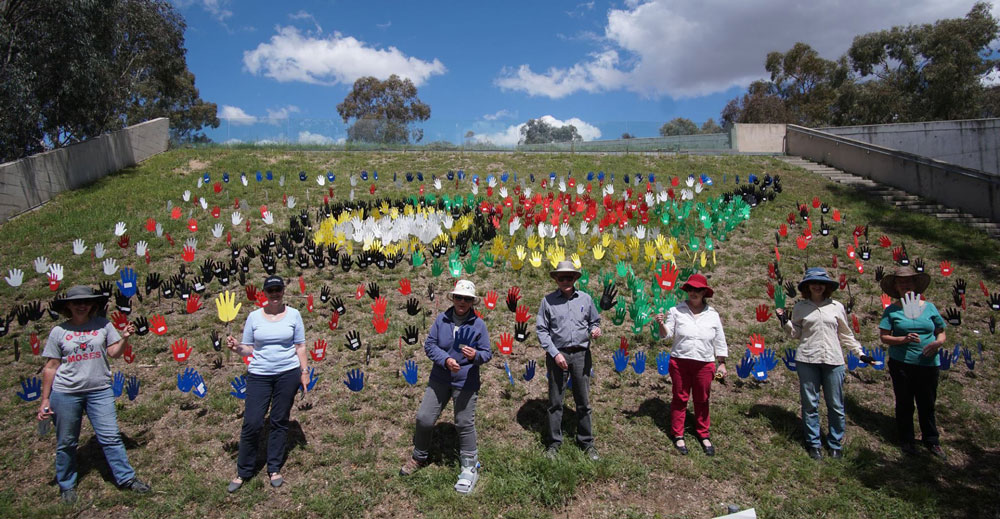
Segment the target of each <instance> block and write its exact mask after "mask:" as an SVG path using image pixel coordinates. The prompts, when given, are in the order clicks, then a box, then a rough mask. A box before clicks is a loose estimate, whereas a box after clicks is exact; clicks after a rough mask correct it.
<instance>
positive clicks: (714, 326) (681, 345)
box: [661, 302, 729, 362]
mask: <svg viewBox="0 0 1000 519" xmlns="http://www.w3.org/2000/svg"><path fill="white" fill-rule="evenodd" d="M663 327H664V328H665V329H666V333H665V334H664V337H663V338H664V339H673V340H674V347H673V348H672V349H671V350H670V356H671V357H676V358H679V359H692V360H698V361H701V362H715V358H716V357H728V356H729V345H728V344H727V343H726V334H725V332H724V331H723V330H722V319H721V318H720V317H719V312H716V311H715V308H712V307H711V306H708V305H705V308H704V309H702V311H701V312H698V313H697V314H696V313H694V312H692V311H691V309H690V308H688V305H687V302H682V303H681V304H679V305H677V306H675V307H673V308H671V309H670V311H669V312H667V318H666V320H665V321H664V322H663ZM661 331H662V330H661Z"/></svg>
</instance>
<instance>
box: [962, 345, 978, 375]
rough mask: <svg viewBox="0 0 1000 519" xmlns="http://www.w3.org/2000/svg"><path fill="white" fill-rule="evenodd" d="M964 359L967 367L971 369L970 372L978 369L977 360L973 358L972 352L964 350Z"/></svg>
mask: <svg viewBox="0 0 1000 519" xmlns="http://www.w3.org/2000/svg"><path fill="white" fill-rule="evenodd" d="M962 358H963V359H965V367H967V368H969V371H972V370H974V369H976V359H974V358H972V350H970V349H969V348H962Z"/></svg>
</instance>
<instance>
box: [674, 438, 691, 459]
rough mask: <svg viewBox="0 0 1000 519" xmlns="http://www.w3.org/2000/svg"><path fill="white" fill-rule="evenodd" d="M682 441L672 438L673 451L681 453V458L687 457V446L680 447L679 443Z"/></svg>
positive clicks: (682, 439)
mask: <svg viewBox="0 0 1000 519" xmlns="http://www.w3.org/2000/svg"><path fill="white" fill-rule="evenodd" d="M682 441H684V437H683V436H681V437H679V438H674V449H676V450H677V452H679V453H681V456H687V453H688V448H687V445H680V442H682Z"/></svg>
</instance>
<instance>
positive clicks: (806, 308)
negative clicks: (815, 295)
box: [784, 299, 861, 366]
mask: <svg viewBox="0 0 1000 519" xmlns="http://www.w3.org/2000/svg"><path fill="white" fill-rule="evenodd" d="M784 329H785V331H786V332H788V335H790V336H791V337H792V338H794V339H799V346H798V349H797V350H796V351H795V362H805V363H809V364H829V365H833V366H840V365H842V364H844V352H843V351H842V350H841V346H844V347H846V348H850V349H851V351H853V352H854V354H855V355H858V356H861V343H859V342H858V340H857V339H855V338H854V332H852V331H851V326H850V325H849V324H848V323H847V312H846V311H845V310H844V305H842V304H840V302H839V301H834V300H833V299H825V300H823V301H822V302H821V303H819V304H818V305H817V304H816V303H814V302H812V301H810V300H808V299H804V300H801V301H799V302H798V303H795V307H794V308H792V317H791V319H789V320H788V322H786V323H785V326H784Z"/></svg>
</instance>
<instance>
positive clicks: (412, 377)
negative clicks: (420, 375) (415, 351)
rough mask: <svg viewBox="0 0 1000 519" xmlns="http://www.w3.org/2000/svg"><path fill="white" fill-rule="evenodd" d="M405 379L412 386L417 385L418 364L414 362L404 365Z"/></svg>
mask: <svg viewBox="0 0 1000 519" xmlns="http://www.w3.org/2000/svg"><path fill="white" fill-rule="evenodd" d="M403 379H404V380H406V383H407V384H409V385H411V386H412V385H413V384H416V383H417V363H416V362H414V361H413V360H408V361H406V362H404V363H403Z"/></svg>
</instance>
